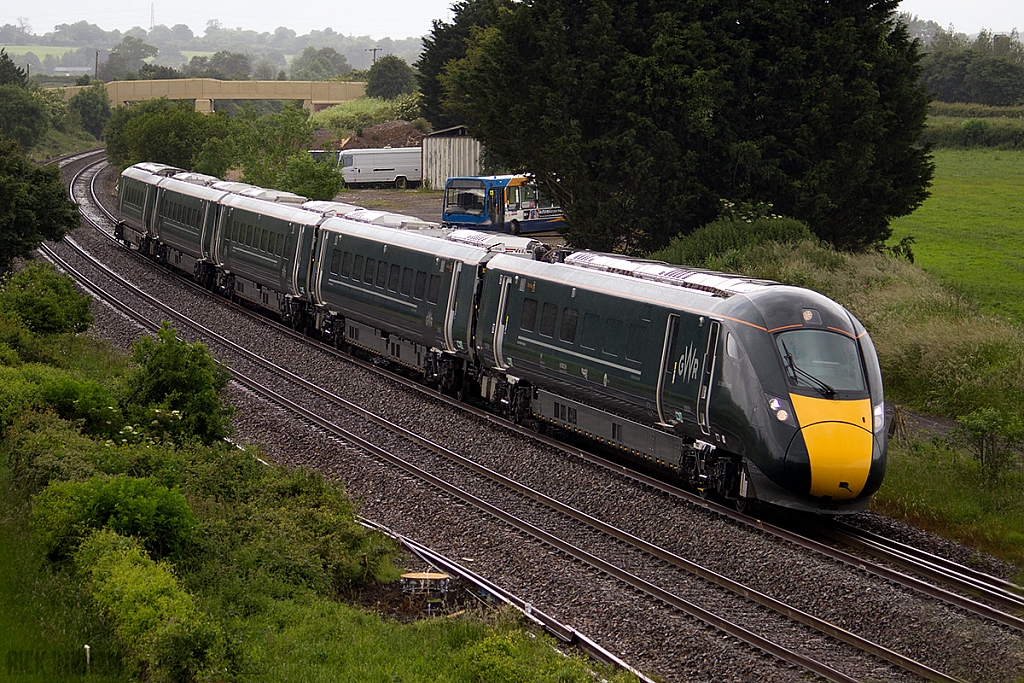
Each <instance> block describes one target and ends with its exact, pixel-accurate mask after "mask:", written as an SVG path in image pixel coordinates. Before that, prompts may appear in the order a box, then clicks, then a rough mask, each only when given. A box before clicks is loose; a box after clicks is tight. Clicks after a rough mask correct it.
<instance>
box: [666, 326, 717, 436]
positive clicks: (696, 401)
mask: <svg viewBox="0 0 1024 683" xmlns="http://www.w3.org/2000/svg"><path fill="white" fill-rule="evenodd" d="M718 329H719V323H718V322H716V321H714V320H710V319H709V318H707V317H706V316H702V315H689V314H685V313H678V314H672V315H670V316H669V320H668V322H667V323H666V327H665V342H666V343H665V349H664V351H663V354H664V357H663V358H662V368H661V375H660V376H659V384H660V385H661V386H660V391H659V392H658V398H659V404H658V409H659V417H660V419H662V420H663V421H664V422H665V424H675V423H685V424H688V425H690V426H691V428H692V429H693V431H695V432H701V433H707V430H708V429H709V424H708V401H709V400H710V398H711V388H712V385H711V378H712V375H713V373H714V363H715V348H716V346H717V343H718ZM670 342H671V343H670ZM687 431H689V430H687Z"/></svg>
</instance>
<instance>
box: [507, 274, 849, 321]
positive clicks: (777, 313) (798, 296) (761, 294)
mask: <svg viewBox="0 0 1024 683" xmlns="http://www.w3.org/2000/svg"><path fill="white" fill-rule="evenodd" d="M623 260H628V259H623ZM644 265H657V264H656V263H654V262H647V263H646V264H644ZM662 265H664V264H662ZM487 268H488V269H489V270H500V271H502V272H504V273H508V274H511V275H519V276H520V277H526V278H530V277H536V278H538V279H541V280H547V281H552V282H559V283H561V284H563V285H567V286H570V287H579V288H582V289H586V290H590V291H595V292H601V293H605V294H609V295H611V296H616V297H622V298H625V299H629V300H632V301H638V302H643V303H649V304H653V305H656V306H664V307H667V308H672V309H676V310H681V311H687V312H690V313H693V314H697V315H708V316H713V317H718V318H722V319H730V320H734V321H737V322H741V323H743V324H745V325H750V326H753V327H755V328H759V329H761V330H764V331H776V330H779V329H784V328H787V327H799V326H801V325H802V324H803V322H802V321H800V319H799V316H800V315H801V313H802V311H804V310H806V309H809V308H814V309H818V310H819V311H820V313H821V314H822V317H823V318H824V319H825V320H826V324H827V325H828V326H829V327H831V328H832V329H834V330H835V331H840V332H845V333H846V334H850V335H853V336H855V335H858V334H860V333H861V332H863V327H862V326H861V325H860V324H859V323H858V322H857V320H856V318H854V317H853V316H852V315H850V313H849V311H847V310H846V309H845V308H843V307H842V306H841V305H840V304H838V303H836V302H835V301H832V300H831V299H829V298H828V297H826V296H824V295H823V294H820V293H818V292H815V291H813V290H809V289H802V288H799V287H792V286H790V285H783V284H779V283H774V282H768V281H763V280H761V281H757V280H755V281H751V283H752V284H756V285H758V286H757V287H754V288H752V289H750V290H749V291H734V292H731V293H729V295H728V296H726V295H723V293H722V292H721V291H720V290H719V288H718V287H688V286H685V287H684V286H679V285H678V284H677V283H674V282H666V281H662V280H657V279H650V278H642V277H636V276H634V275H633V274H623V273H621V272H614V271H611V270H600V269H597V268H584V267H579V266H573V265H566V264H564V263H547V262H543V261H530V260H527V259H524V258H522V257H516V256H512V255H504V254H502V255H497V256H495V257H494V258H492V259H491V260H490V261H489V262H488V263H487ZM700 274H701V275H705V276H719V277H724V278H726V279H730V276H726V275H725V274H723V273H713V272H711V271H701V273H700ZM736 279H738V280H742V279H743V278H736Z"/></svg>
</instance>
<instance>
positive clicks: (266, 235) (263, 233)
mask: <svg viewBox="0 0 1024 683" xmlns="http://www.w3.org/2000/svg"><path fill="white" fill-rule="evenodd" d="M269 239H270V231H269V230H260V251H266V250H267V241H268V240H269Z"/></svg>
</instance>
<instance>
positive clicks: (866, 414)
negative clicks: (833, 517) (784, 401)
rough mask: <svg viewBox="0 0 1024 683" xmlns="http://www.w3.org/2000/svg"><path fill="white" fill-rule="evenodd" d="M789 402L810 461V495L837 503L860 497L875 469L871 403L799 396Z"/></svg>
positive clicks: (869, 401) (867, 400)
mask: <svg viewBox="0 0 1024 683" xmlns="http://www.w3.org/2000/svg"><path fill="white" fill-rule="evenodd" d="M789 399H790V401H792V403H793V412H794V413H796V415H795V417H796V420H797V423H798V424H799V425H800V434H801V436H803V441H804V445H805V446H806V448H807V457H808V458H809V460H810V470H811V488H810V491H809V493H810V494H811V495H812V496H818V497H828V498H832V499H833V500H845V499H848V498H855V497H857V496H858V495H860V493H861V491H863V490H864V484H865V483H866V482H867V479H868V473H869V472H870V470H871V450H872V446H873V437H872V432H871V427H872V424H871V400H870V399H864V400H860V401H836V400H832V399H825V398H812V397H809V396H799V395H797V394H790V396H789ZM791 448H792V447H791Z"/></svg>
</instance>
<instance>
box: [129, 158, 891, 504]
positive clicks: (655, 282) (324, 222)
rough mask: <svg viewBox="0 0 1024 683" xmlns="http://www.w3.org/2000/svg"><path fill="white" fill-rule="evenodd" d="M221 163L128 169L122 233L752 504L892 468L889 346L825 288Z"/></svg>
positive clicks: (299, 315)
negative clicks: (479, 222)
mask: <svg viewBox="0 0 1024 683" xmlns="http://www.w3.org/2000/svg"><path fill="white" fill-rule="evenodd" d="M212 180H215V179H212ZM210 181H211V179H208V178H204V177H195V174H182V173H180V170H179V169H172V168H170V167H162V166H159V165H156V164H144V165H138V166H135V167H132V168H129V169H126V170H125V172H124V174H122V178H121V181H120V184H119V206H120V207H121V211H122V215H123V221H122V223H121V225H119V227H118V234H119V235H120V236H121V238H122V240H123V241H124V242H125V244H127V245H129V246H133V247H136V248H139V249H140V250H142V251H144V253H147V254H149V255H150V256H152V257H153V258H155V259H157V260H159V261H161V262H163V263H166V264H168V265H170V266H173V267H176V268H179V269H181V270H184V271H186V272H190V273H191V274H192V275H193V276H194V277H195V278H196V279H197V280H199V281H200V282H202V283H203V284H204V285H206V286H207V287H209V288H211V289H215V290H217V291H220V292H221V293H223V294H225V295H229V296H232V297H236V298H243V299H246V300H248V301H250V302H253V303H255V304H257V305H259V306H261V307H263V308H266V309H268V310H271V311H273V312H274V313H276V314H278V315H279V316H280V317H281V318H282V320H284V321H285V322H288V323H291V324H292V325H293V326H295V327H297V328H300V329H303V330H305V331H306V332H308V333H311V334H316V335H318V336H320V337H321V338H323V339H325V340H327V341H329V342H331V343H333V344H336V345H338V346H342V345H348V346H352V347H357V348H360V349H363V350H365V351H367V352H369V353H372V354H374V356H375V357H377V358H380V359H383V360H386V361H388V362H392V363H395V364H399V365H402V366H404V367H406V368H409V369H411V370H413V371H415V372H416V373H418V374H419V376H421V377H422V378H423V379H424V380H425V381H427V382H428V383H431V384H434V385H436V386H439V387H440V388H442V389H443V390H445V391H447V392H449V393H451V394H453V395H456V396H459V397H474V400H477V401H484V402H486V403H488V404H489V405H491V406H492V408H494V409H496V410H499V411H500V412H502V413H504V414H506V415H508V416H509V417H511V418H512V419H514V420H516V421H519V422H529V423H533V424H535V425H551V426H554V427H556V428H557V429H559V430H564V431H567V432H570V433H573V434H577V435H580V436H582V437H585V438H588V439H591V440H594V441H596V442H600V443H602V444H605V445H606V446H608V447H610V448H612V449H615V450H617V451H619V452H622V453H624V454H626V455H627V456H629V457H631V458H633V459H636V460H639V461H642V462H646V463H649V464H651V465H653V466H655V467H658V468H661V469H663V470H665V471H668V472H670V473H671V474H672V475H673V476H675V477H677V478H679V479H682V480H684V481H686V482H688V483H689V484H691V485H693V486H694V487H696V488H697V489H698V490H699V491H701V492H704V493H708V494H711V493H713V494H716V495H717V496H720V497H723V498H726V499H729V500H733V501H735V503H736V505H737V507H739V508H741V509H742V508H744V507H746V506H748V505H749V504H750V503H752V502H764V503H769V504H773V505H778V506H783V507H787V508H792V509H798V510H804V511H812V512H818V513H827V514H836V513H848V512H854V511H859V510H863V509H865V508H867V506H868V504H869V502H870V498H871V496H872V494H873V493H874V492H875V491H877V489H878V488H879V486H880V485H881V482H882V478H883V476H884V472H885V459H886V450H887V438H886V434H885V430H884V402H883V391H882V382H881V375H880V372H879V367H878V360H877V357H876V356H875V351H874V348H873V346H872V344H871V340H870V337H869V336H868V334H867V332H866V331H865V330H864V328H863V326H862V325H861V324H860V323H859V322H858V321H857V320H856V318H855V317H854V316H853V315H851V314H850V313H849V312H848V311H846V310H845V309H844V308H843V307H842V306H840V305H839V304H837V303H836V302H834V301H832V300H830V299H828V298H827V297H824V296H822V295H820V294H817V293H815V292H812V291H809V290H804V289H800V288H796V287H790V286H785V285H781V284H778V283H774V282H767V281H760V280H753V279H749V278H743V277H738V276H732V275H725V274H721V273H712V272H708V271H700V270H694V269H687V268H682V267H678V266H671V265H668V264H664V263H655V262H649V261H637V260H631V259H627V258H625V257H621V256H615V255H609V254H597V253H591V252H576V253H564V252H563V253H559V254H555V253H548V254H545V251H544V250H543V249H541V248H539V244H538V243H536V242H534V241H532V240H528V239H526V238H522V237H513V236H504V235H495V234H486V233H479V232H473V231H456V232H451V231H445V230H439V229H435V228H437V227H438V226H431V225H429V224H422V223H420V222H417V221H416V220H415V219H412V217H403V216H400V215H398V214H392V215H387V216H377V215H372V216H371V215H369V214H368V213H367V212H365V211H360V210H358V209H356V208H354V207H352V206H351V205H345V204H340V203H332V202H307V203H303V204H299V203H298V200H296V199H295V198H294V196H292V197H277V196H276V195H275V194H274V193H269V192H261V191H260V189H259V188H255V189H251V188H249V189H245V188H243V189H244V191H245V194H240V193H239V192H238V191H237V188H228V187H227V186H226V185H225V184H223V183H218V182H210ZM232 190H234V191H232ZM275 199H277V200H278V201H276V202H275V201H273V200H275ZM358 216H362V218H363V219H364V220H362V221H360V220H355V218H354V217H358ZM389 225H402V226H405V228H407V229H397V228H395V227H386V226H389ZM555 255H557V258H553V256H555Z"/></svg>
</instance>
